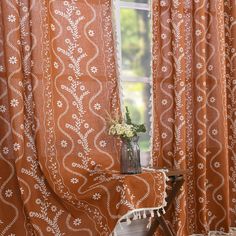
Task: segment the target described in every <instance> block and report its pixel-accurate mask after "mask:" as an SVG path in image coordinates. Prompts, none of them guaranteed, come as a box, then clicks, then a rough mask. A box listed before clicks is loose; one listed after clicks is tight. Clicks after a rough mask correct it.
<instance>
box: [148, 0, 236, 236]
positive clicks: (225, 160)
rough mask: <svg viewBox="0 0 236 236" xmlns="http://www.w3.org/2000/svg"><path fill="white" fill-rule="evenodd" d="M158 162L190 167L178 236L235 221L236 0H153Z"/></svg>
mask: <svg viewBox="0 0 236 236" xmlns="http://www.w3.org/2000/svg"><path fill="white" fill-rule="evenodd" d="M152 11H153V15H152V21H153V119H154V125H153V150H152V151H153V165H154V166H161V167H163V166H165V167H168V168H174V169H186V170H188V174H187V176H186V181H185V186H184V188H183V189H182V191H181V193H180V195H179V196H178V197H177V198H176V199H175V203H174V207H173V209H172V213H171V214H170V216H169V220H170V223H171V224H172V225H173V226H174V229H175V231H176V232H177V235H178V236H184V235H192V234H197V235H208V234H209V235H224V234H227V233H228V232H229V228H230V226H231V227H232V226H234V227H235V226H236V188H235V186H236V178H235V177H236V175H235V174H236V123H235V122H236V3H235V1H233V0H224V1H223V0H216V1H212V0H195V1H189V0H184V1H169V0H161V1H159V0H153V5H152Z"/></svg>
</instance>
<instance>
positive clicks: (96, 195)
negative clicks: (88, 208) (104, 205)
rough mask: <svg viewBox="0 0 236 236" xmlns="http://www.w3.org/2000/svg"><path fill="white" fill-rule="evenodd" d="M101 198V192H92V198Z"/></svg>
mask: <svg viewBox="0 0 236 236" xmlns="http://www.w3.org/2000/svg"><path fill="white" fill-rule="evenodd" d="M100 198H101V194H100V193H94V194H93V200H99V199H100Z"/></svg>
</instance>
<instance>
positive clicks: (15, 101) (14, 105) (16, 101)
mask: <svg viewBox="0 0 236 236" xmlns="http://www.w3.org/2000/svg"><path fill="white" fill-rule="evenodd" d="M10 105H11V106H12V107H17V106H18V105H19V101H18V100H17V99H15V98H13V99H12V100H11V102H10Z"/></svg>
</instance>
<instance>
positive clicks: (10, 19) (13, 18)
mask: <svg viewBox="0 0 236 236" xmlns="http://www.w3.org/2000/svg"><path fill="white" fill-rule="evenodd" d="M8 21H9V22H15V21H16V17H15V16H14V15H12V14H11V15H9V16H8Z"/></svg>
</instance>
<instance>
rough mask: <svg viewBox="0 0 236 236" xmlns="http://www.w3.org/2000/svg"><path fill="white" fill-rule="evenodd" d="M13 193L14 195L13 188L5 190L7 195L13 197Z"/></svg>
mask: <svg viewBox="0 0 236 236" xmlns="http://www.w3.org/2000/svg"><path fill="white" fill-rule="evenodd" d="M12 195H13V191H12V190H11V189H7V190H6V191H5V196H6V197H8V198H9V197H12Z"/></svg>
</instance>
